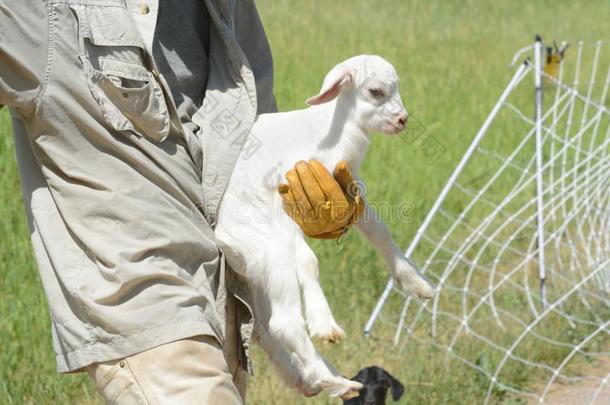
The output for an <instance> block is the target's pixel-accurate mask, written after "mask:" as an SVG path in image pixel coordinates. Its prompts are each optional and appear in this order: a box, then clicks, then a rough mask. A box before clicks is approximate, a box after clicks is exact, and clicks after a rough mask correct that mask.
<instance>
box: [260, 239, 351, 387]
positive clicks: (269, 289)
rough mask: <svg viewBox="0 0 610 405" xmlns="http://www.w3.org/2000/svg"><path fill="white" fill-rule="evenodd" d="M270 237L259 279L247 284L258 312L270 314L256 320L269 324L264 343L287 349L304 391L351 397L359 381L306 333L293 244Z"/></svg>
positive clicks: (262, 323)
mask: <svg viewBox="0 0 610 405" xmlns="http://www.w3.org/2000/svg"><path fill="white" fill-rule="evenodd" d="M271 239H272V238H270V239H269V240H270V243H272V244H273V245H274V246H276V250H275V251H274V254H273V255H269V256H268V257H267V259H268V260H267V263H266V264H265V268H264V269H261V277H260V278H259V279H258V282H259V283H260V284H259V285H252V286H251V288H250V290H251V293H252V294H253V298H254V305H255V307H256V308H258V309H259V315H263V316H264V315H267V316H268V317H269V318H268V321H267V320H265V319H261V318H260V316H259V320H258V322H260V323H261V326H262V325H267V327H268V332H269V338H270V339H271V340H270V341H269V342H267V343H268V344H270V345H273V344H276V345H279V346H282V347H283V348H284V349H285V350H286V352H287V353H288V354H289V356H290V360H291V365H292V366H294V367H297V368H298V369H299V374H300V376H301V379H302V389H303V391H304V393H305V394H306V395H311V394H315V393H317V392H319V391H320V389H324V390H325V391H327V392H328V393H329V394H331V395H334V396H341V397H345V398H347V397H353V396H354V395H355V394H356V393H357V392H358V390H359V389H360V388H362V384H360V383H358V382H356V381H351V380H348V379H346V378H344V377H342V376H341V375H339V374H338V373H337V372H336V371H335V370H334V369H332V367H330V366H329V365H328V364H327V363H326V361H325V360H324V359H323V358H322V356H321V355H320V354H319V353H318V352H317V351H316V349H315V347H314V346H313V343H312V342H311V339H310V338H309V336H308V335H307V329H306V327H305V320H304V319H303V314H302V310H301V296H300V289H299V282H298V279H297V274H296V272H297V271H296V255H295V250H294V247H295V246H294V245H293V244H290V246H286V245H287V244H286V243H282V242H281V241H277V242H276V243H274V242H271ZM255 312H257V310H256V309H255ZM255 316H256V314H255ZM279 360H280V361H284V360H285V359H279Z"/></svg>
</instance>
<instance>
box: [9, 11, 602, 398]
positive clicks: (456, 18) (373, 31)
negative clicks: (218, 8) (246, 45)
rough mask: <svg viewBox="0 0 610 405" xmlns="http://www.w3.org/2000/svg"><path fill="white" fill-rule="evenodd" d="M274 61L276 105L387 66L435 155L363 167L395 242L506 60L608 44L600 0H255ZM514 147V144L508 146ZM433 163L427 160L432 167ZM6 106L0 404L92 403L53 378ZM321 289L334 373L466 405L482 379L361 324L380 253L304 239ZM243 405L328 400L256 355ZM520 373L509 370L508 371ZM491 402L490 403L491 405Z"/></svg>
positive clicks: (73, 382) (458, 151)
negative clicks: (329, 316)
mask: <svg viewBox="0 0 610 405" xmlns="http://www.w3.org/2000/svg"><path fill="white" fill-rule="evenodd" d="M257 4H258V7H259V11H260V13H261V16H262V19H263V22H264V24H265V26H266V29H267V34H268V36H269V40H270V43H271V47H272V49H273V52H274V57H275V70H276V96H277V99H278V103H279V106H280V109H282V110H288V109H293V108H300V107H302V106H303V105H304V100H305V99H306V98H307V97H309V96H310V95H312V94H314V93H315V92H317V90H318V89H319V86H320V84H321V81H322V78H323V76H324V74H325V73H326V72H327V71H328V70H329V69H330V68H331V67H332V66H334V65H335V64H336V63H337V62H339V61H341V60H343V59H345V58H347V57H349V56H352V55H356V54H361V53H373V54H379V55H382V56H384V57H385V58H386V59H388V60H389V61H391V62H392V63H393V64H394V65H395V67H396V69H397V70H398V72H399V74H400V76H401V93H402V96H403V99H404V102H405V105H406V107H407V109H408V110H409V112H410V114H411V116H412V117H413V118H414V119H415V121H414V122H417V125H416V128H413V129H412V130H411V131H412V132H411V133H413V132H414V131H425V132H424V134H425V135H426V136H425V137H426V138H428V137H433V138H434V139H435V140H437V141H438V142H439V143H440V144H441V145H442V146H443V148H442V149H441V150H442V151H443V152H442V153H440V154H438V155H435V156H434V159H431V157H430V155H429V153H428V152H427V151H426V149H425V148H423V147H422V144H421V143H420V142H417V141H416V142H410V141H409V138H408V137H409V133H407V134H406V135H404V136H401V137H398V138H392V139H388V138H382V137H379V138H376V139H375V140H374V142H373V145H372V147H371V149H370V152H369V155H368V157H367V160H366V161H365V164H364V167H363V173H362V175H363V177H364V179H366V180H367V184H368V191H367V195H368V197H369V199H375V200H378V201H380V200H384V201H387V202H389V203H391V204H399V203H401V202H403V201H406V202H408V204H409V205H410V206H411V207H412V209H411V210H410V212H411V215H412V217H413V221H412V222H411V223H405V222H401V223H398V222H393V221H389V222H390V227H391V228H392V232H393V235H394V237H395V238H396V240H397V241H398V242H400V244H402V245H404V246H406V245H407V243H408V242H409V241H410V239H411V238H412V236H413V234H414V232H415V231H416V229H417V225H418V224H419V223H420V222H421V220H422V218H423V217H424V215H425V214H426V211H427V209H428V208H429V207H430V205H431V204H432V202H433V200H434V198H435V197H436V195H437V194H438V191H439V190H440V188H441V187H442V184H443V182H444V181H445V180H446V178H447V177H448V175H449V173H450V171H451V170H452V169H453V167H454V166H455V164H456V162H457V160H458V159H459V158H460V156H461V155H462V153H463V152H464V150H465V148H466V147H467V145H468V143H469V141H470V140H471V138H472V136H473V134H474V133H475V132H476V130H477V129H478V127H479V126H480V124H481V122H482V120H483V119H484V118H485V116H486V114H487V112H488V111H489V109H490V108H491V106H492V105H493V104H494V102H495V100H496V99H497V97H498V96H499V94H500V92H501V91H502V89H503V88H504V85H505V83H506V81H507V80H508V79H509V78H510V75H511V73H512V71H511V70H510V69H508V63H509V62H510V60H511V58H512V55H513V53H514V52H515V50H517V49H518V48H520V47H522V46H525V45H528V44H530V43H531V41H532V39H533V36H534V34H536V33H540V34H542V35H543V36H544V37H545V38H548V39H551V38H557V39H563V38H566V39H569V40H577V39H583V40H586V41H593V40H598V39H610V24H608V21H610V3H608V1H607V0H573V1H561V0H555V1H534V2H533V1H522V0H519V1H501V2H500V1H486V2H482V1H476V0H467V1H443V2H440V1H438V2H431V1H425V0H412V1H396V0H395V1H389V0H381V1H375V2H372V1H365V0H338V1H333V2H323V1H307V2H302V1H301V2H298V1H296V0H291V1H286V0H282V1H280V0H276V1H272V0H259V1H257ZM512 141H516V140H512ZM431 160H434V162H433V163H430V161H431ZM22 205H23V204H22V198H21V193H20V186H19V177H18V172H17V170H16V165H15V158H14V151H13V140H12V135H11V127H10V121H9V118H8V114H7V111H2V112H0V210H1V211H0V404H22V403H31V404H47V403H48V404H55V403H57V404H69V403H74V404H81V403H100V402H99V400H98V399H97V398H96V394H95V392H94V388H93V387H92V386H91V384H90V383H89V381H88V380H87V378H85V377H84V376H83V375H67V376H60V375H58V374H56V373H55V371H54V370H55V364H54V358H53V350H52V348H51V337H50V326H49V319H48V313H47V308H46V302H45V298H44V293H43V291H42V288H41V285H40V281H39V279H38V275H37V271H36V266H35V262H34V260H33V257H32V253H31V247H30V245H29V240H28V232H27V226H26V222H25V214H24V210H23V206H22ZM313 245H314V246H315V250H316V252H317V254H318V257H319V258H320V263H321V283H322V286H323V288H324V290H325V292H326V295H327V297H328V300H329V302H330V305H331V307H332V308H333V311H334V314H335V317H336V319H337V320H338V321H339V323H340V324H341V325H342V326H343V327H344V329H345V331H346V332H347V334H348V339H347V341H346V342H344V343H343V344H341V345H339V346H321V349H322V351H323V352H324V353H325V355H327V356H328V358H329V359H330V360H331V361H332V362H333V363H334V364H335V365H336V366H337V368H338V369H339V370H340V371H341V372H343V373H344V374H346V375H349V376H351V375H353V374H355V373H356V372H357V371H358V370H359V369H360V368H362V367H364V366H368V365H372V364H377V365H383V366H384V367H385V368H386V369H388V370H389V371H390V372H392V373H393V374H394V375H395V376H397V377H398V378H399V379H401V380H402V381H403V382H404V383H405V386H406V394H405V397H404V398H403V400H401V402H402V403H407V402H408V403H477V402H479V401H480V399H481V398H482V397H484V394H485V390H486V388H487V383H486V382H481V381H480V379H479V378H477V376H476V375H473V374H468V373H467V372H466V371H465V370H464V369H463V368H460V367H452V368H448V367H447V363H446V362H445V361H444V360H443V358H444V357H442V353H438V352H436V351H435V350H433V349H429V348H426V349H425V350H421V351H420V353H418V355H417V356H415V357H409V356H406V355H403V356H397V355H396V350H395V349H394V348H393V347H391V346H390V345H388V344H387V341H384V340H382V339H365V338H364V337H363V336H362V332H361V331H362V327H363V325H364V323H365V322H366V319H367V317H368V315H369V313H370V311H371V309H372V308H373V305H374V303H375V301H376V299H377V297H378V295H379V293H380V291H381V289H382V288H383V286H384V284H385V282H386V272H385V268H384V266H383V264H382V262H381V260H380V258H379V257H378V256H377V255H376V254H375V253H374V251H373V250H372V248H371V247H369V246H368V245H367V244H366V243H365V242H364V240H363V238H361V237H360V236H359V235H357V234H355V233H350V234H349V235H348V236H347V237H345V239H344V240H343V241H342V243H341V244H340V245H338V246H337V245H336V244H335V243H333V242H314V243H313ZM254 357H255V359H254V360H255V376H254V377H253V378H252V379H251V380H250V384H249V394H248V398H249V401H248V402H249V403H252V404H269V403H288V404H299V403H312V404H313V403H318V404H325V403H338V401H337V400H331V399H329V398H326V397H324V396H320V397H318V398H314V399H309V400H305V399H302V398H301V397H299V396H298V395H297V394H295V393H294V392H292V391H290V390H287V389H285V388H284V387H283V386H282V385H281V383H280V381H279V378H278V377H277V376H276V375H275V374H274V373H273V371H272V370H271V368H270V365H269V363H268V361H267V360H266V359H265V357H264V356H263V354H262V353H261V352H260V351H259V350H256V351H255V354H254ZM515 373H518V370H515ZM502 400H503V398H502V397H499V398H498V401H502Z"/></svg>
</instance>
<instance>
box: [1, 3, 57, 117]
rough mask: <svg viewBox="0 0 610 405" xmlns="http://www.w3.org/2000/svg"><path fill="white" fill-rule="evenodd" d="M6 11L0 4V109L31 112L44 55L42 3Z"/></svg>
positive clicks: (42, 73) (9, 8) (41, 77)
mask: <svg viewBox="0 0 610 405" xmlns="http://www.w3.org/2000/svg"><path fill="white" fill-rule="evenodd" d="M31 1H32V4H30V5H28V7H14V6H13V7H10V6H9V4H8V3H10V2H9V1H8V0H0V27H1V28H0V105H5V106H8V107H14V108H17V109H19V110H24V109H28V108H32V107H34V105H35V102H36V99H37V97H38V95H39V94H40V92H41V89H42V83H43V77H44V70H45V65H46V60H47V55H48V50H47V48H48V41H47V38H48V32H47V24H46V21H47V15H46V2H45V1H43V0H31Z"/></svg>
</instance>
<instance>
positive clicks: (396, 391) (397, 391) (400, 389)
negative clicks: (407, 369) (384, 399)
mask: <svg viewBox="0 0 610 405" xmlns="http://www.w3.org/2000/svg"><path fill="white" fill-rule="evenodd" d="M386 377H387V378H388V379H389V380H390V387H391V390H392V399H393V400H394V401H398V400H399V399H400V397H402V394H403V393H404V392H405V387H404V385H402V384H401V382H400V381H398V380H397V379H396V378H394V376H393V375H392V374H390V373H388V372H387V371H386Z"/></svg>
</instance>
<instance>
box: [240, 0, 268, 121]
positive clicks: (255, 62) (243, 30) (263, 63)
mask: <svg viewBox="0 0 610 405" xmlns="http://www.w3.org/2000/svg"><path fill="white" fill-rule="evenodd" d="M233 7H234V9H233V13H234V16H235V17H234V18H235V37H236V39H237V43H238V44H239V46H240V48H241V49H242V50H243V52H244V53H245V55H246V57H247V58H248V62H249V64H250V68H251V69H252V73H253V74H254V81H255V83H256V99H257V114H264V113H270V112H276V111H277V105H276V102H275V97H274V96H273V58H272V57H271V49H270V47H269V42H268V41H267V36H266V35H265V30H264V28H263V24H262V22H261V20H260V17H259V15H258V11H257V10H256V6H255V4H254V1H253V0H239V1H235V2H233Z"/></svg>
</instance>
